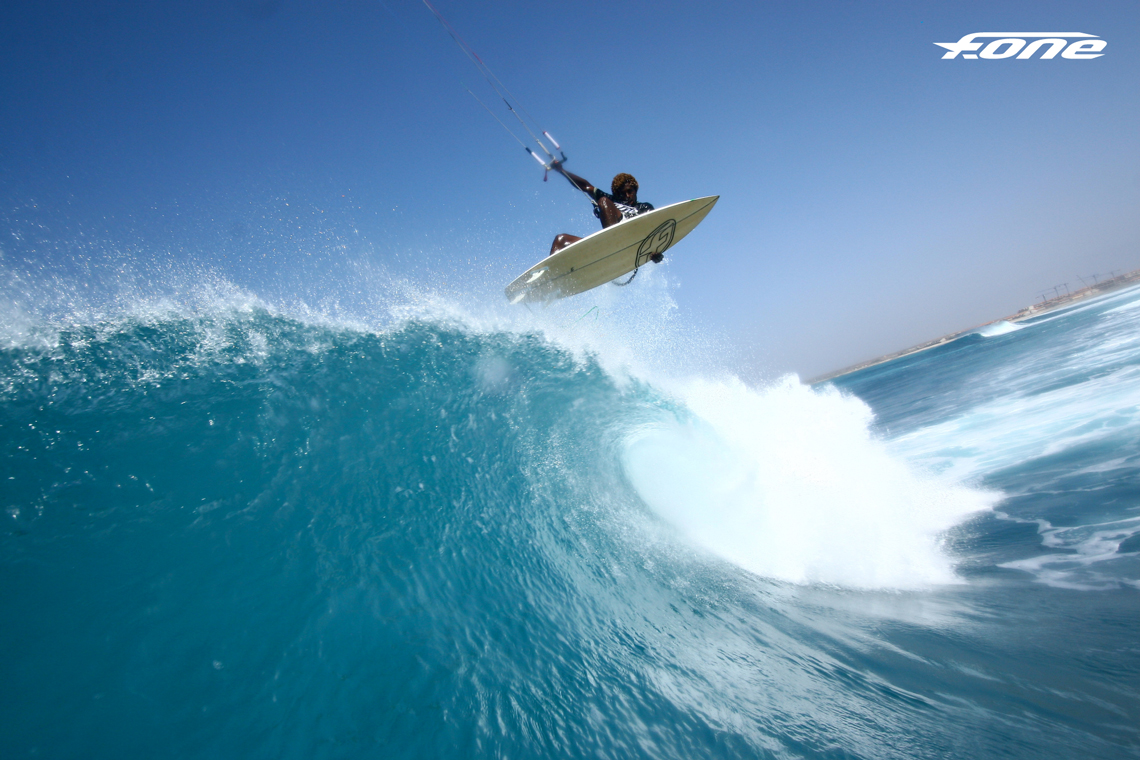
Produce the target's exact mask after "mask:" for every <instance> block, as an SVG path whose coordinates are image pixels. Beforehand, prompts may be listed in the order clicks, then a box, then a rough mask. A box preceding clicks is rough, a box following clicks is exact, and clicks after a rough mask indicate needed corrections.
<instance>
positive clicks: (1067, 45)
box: [934, 32, 1108, 61]
mask: <svg viewBox="0 0 1140 760" xmlns="http://www.w3.org/2000/svg"><path fill="white" fill-rule="evenodd" d="M975 40H991V41H990V42H988V43H983V42H975ZM1027 40H1031V41H1030V42H1026V41H1027ZM934 44H935V45H938V46H939V47H944V48H946V49H947V50H949V51H950V52H948V53H946V54H945V55H943V56H942V58H943V60H945V59H947V58H957V57H958V53H961V54H962V57H963V58H971V59H974V58H1013V57H1014V56H1017V57H1018V58H1019V59H1021V60H1026V59H1029V58H1032V57H1033V56H1034V55H1036V54H1037V52H1038V51H1041V55H1040V56H1038V57H1039V58H1056V57H1057V53H1060V54H1061V57H1062V58H1068V59H1070V60H1074V61H1087V60H1088V59H1090V58H1100V57H1101V56H1102V55H1104V53H1102V52H1100V51H1102V50H1104V48H1105V47H1106V46H1107V45H1108V42H1106V41H1105V40H1102V39H1100V38H1098V37H1097V36H1096V35H1095V34H1083V33H1081V32H974V33H973V34H967V35H966V36H965V37H963V38H962V39H960V40H958V41H957V42H935V43H934ZM983 45H985V47H982V46H983ZM979 48H980V49H981V50H980V52H977V53H975V52H973V51H975V50H978V49H979Z"/></svg>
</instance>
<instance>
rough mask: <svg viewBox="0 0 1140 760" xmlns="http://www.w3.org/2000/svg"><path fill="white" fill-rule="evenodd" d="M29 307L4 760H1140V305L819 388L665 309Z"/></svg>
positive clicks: (240, 295) (1084, 315) (1105, 309)
mask: <svg viewBox="0 0 1140 760" xmlns="http://www.w3.org/2000/svg"><path fill="white" fill-rule="evenodd" d="M664 269H665V268H662V270H664ZM7 274H9V275H10V276H9V277H8V278H7V285H6V286H5V288H6V290H5V295H6V298H5V305H4V306H3V308H2V309H0V446H2V449H0V451H2V457H3V472H2V481H3V483H4V488H3V503H2V504H0V507H2V508H3V513H2V514H0V519H2V520H3V524H4V531H3V532H2V533H0V583H2V584H3V589H4V594H3V601H2V602H0V605H2V606H0V614H2V619H3V621H4V622H3V625H2V626H0V647H2V649H3V652H4V655H3V657H2V658H0V683H2V686H0V700H2V702H0V754H2V755H3V756H4V757H35V756H39V757H83V758H102V757H107V758H112V757H113V758H121V757H124V756H140V757H141V756H146V757H152V756H164V757H179V758H182V757H185V758H197V757H242V758H250V757H274V758H283V757H297V758H357V757H408V758H411V757H494V758H507V757H516V758H522V757H572V758H576V757H583V758H585V757H613V758H617V757H621V758H631V757H644V758H700V757H725V758H738V757H739V758H743V757H749V758H752V757H771V758H819V757H827V758H841V757H843V758H846V757H851V758H923V757H930V758H935V757H938V758H944V757H970V758H976V757H999V756H1000V757H1018V758H1022V757H1023V758H1071V757H1078V756H1079V757H1090V758H1116V757H1135V756H1140V730H1138V728H1137V726H1140V647H1138V646H1137V644H1136V631H1137V630H1140V628H1138V626H1140V485H1138V484H1140V479H1138V477H1137V475H1138V468H1140V443H1138V441H1140V291H1137V290H1129V291H1122V292H1118V293H1115V294H1111V295H1110V296H1107V297H1103V298H1101V299H1099V300H1097V301H1095V302H1090V303H1086V304H1083V305H1081V306H1077V307H1074V308H1070V309H1067V310H1065V311H1060V312H1053V313H1050V314H1046V315H1043V316H1040V317H1037V318H1034V319H1031V320H1027V321H1023V322H1020V323H1018V324H1009V323H1001V324H998V325H996V326H993V327H991V328H988V329H985V330H981V331H977V332H974V333H971V334H969V335H966V336H964V337H962V338H959V339H957V340H955V341H952V342H949V343H946V344H943V345H940V346H938V347H935V348H932V349H929V350H927V351H923V352H920V353H916V354H912V355H909V356H905V357H902V358H900V359H896V360H894V361H892V362H888V363H885V364H881V365H876V366H873V367H869V368H866V369H864V370H861V371H859V372H857V373H853V374H851V375H846V376H843V377H841V378H837V379H835V380H833V381H831V382H828V383H823V384H819V385H814V386H813V385H809V384H806V383H804V382H802V381H801V380H800V379H799V378H796V377H794V376H786V377H781V378H773V379H771V380H770V381H767V382H763V383H757V382H752V383H748V382H745V381H744V380H742V379H740V377H739V376H738V374H736V373H734V369H733V367H732V366H731V365H732V361H731V356H729V355H730V354H731V352H730V351H728V350H726V349H725V346H724V343H723V342H722V341H720V340H719V339H718V338H716V337H709V335H708V334H707V333H706V332H703V331H702V330H700V329H698V328H696V327H694V326H693V325H689V324H686V321H685V319H684V318H683V317H682V316H681V315H679V314H678V313H677V309H676V307H675V305H674V304H673V302H672V299H671V298H670V295H669V293H670V287H671V285H670V283H669V280H668V276H667V274H666V273H664V272H663V271H650V272H647V273H646V276H644V277H643V278H639V282H638V283H637V286H638V287H636V288H633V287H631V288H626V289H618V288H609V289H602V290H601V291H599V292H597V293H595V294H594V295H593V296H591V297H589V298H577V299H568V300H567V301H566V302H563V303H561V304H560V305H556V306H555V307H552V308H550V309H545V310H544V309H536V310H533V311H531V310H526V309H519V308H513V309H512V308H509V307H507V306H506V305H505V304H504V305H501V306H499V305H496V306H494V307H491V306H484V305H481V304H479V303H477V302H475V301H472V300H470V299H468V300H464V298H463V297H462V296H461V295H458V294H456V293H450V294H449V293H444V292H440V291H432V290H430V289H426V288H423V287H422V286H416V285H414V284H412V283H407V282H393V281H384V282H379V281H376V282H373V281H369V280H368V278H367V277H363V278H360V279H359V280H358V284H359V285H360V290H359V291H356V292H355V295H352V296H351V297H347V296H346V297H344V298H341V299H340V300H336V299H327V298H326V299H324V300H320V299H306V298H303V297H293V298H282V297H270V296H266V295H264V294H257V293H254V292H252V291H250V290H247V289H243V288H240V287H237V286H235V285H232V284H231V283H229V282H227V281H226V280H225V279H224V278H219V277H213V276H209V275H208V274H202V273H192V274H191V275H186V276H183V277H181V278H176V279H177V282H175V283H174V284H173V285H169V281H168V285H169V287H166V288H165V291H164V293H163V295H161V296H156V295H153V294H152V293H151V292H150V288H148V287H146V286H145V285H144V286H141V287H137V288H133V289H132V288H126V289H123V288H120V289H119V290H118V291H116V295H115V296H114V297H113V298H104V299H93V298H91V297H89V296H88V295H86V292H85V290H84V288H81V287H77V286H75V285H74V284H71V285H66V286H62V285H60V284H59V283H56V282H51V281H38V280H37V279H36V278H35V276H34V275H29V274H26V273H25V274H19V275H18V274H16V273H15V272H14V271H10V272H7ZM361 293H365V295H361ZM361 304H366V305H367V306H366V307H362V306H361ZM377 304H379V305H377ZM726 356H728V357H729V358H728V359H726V358H725V357H726Z"/></svg>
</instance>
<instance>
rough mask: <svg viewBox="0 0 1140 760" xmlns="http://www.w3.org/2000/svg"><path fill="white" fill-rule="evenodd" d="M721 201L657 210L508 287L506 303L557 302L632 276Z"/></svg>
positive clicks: (569, 249)
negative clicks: (631, 273) (626, 276)
mask: <svg viewBox="0 0 1140 760" xmlns="http://www.w3.org/2000/svg"><path fill="white" fill-rule="evenodd" d="M719 198H720V196H719V195H709V196H707V197H705V198H695V199H693V200H691V201H681V202H680V203H674V204H672V205H669V206H664V207H662V208H659V209H654V210H653V211H650V212H648V213H645V214H640V215H638V216H635V217H633V218H632V219H623V220H622V221H620V222H618V223H617V224H615V225H612V226H610V227H606V228H605V229H602V230H599V231H598V232H595V233H594V234H592V235H589V236H587V237H584V238H582V239H581V240H579V241H577V242H575V243H571V244H570V245H568V246H566V247H565V248H563V249H562V250H561V251H559V252H558V253H555V254H553V255H552V256H547V257H546V258H545V259H543V260H542V261H540V262H538V263H537V264H535V265H534V266H532V267H531V268H530V269H528V270H526V271H525V272H523V273H522V274H521V275H519V276H518V277H516V278H515V280H514V282H512V283H511V284H510V285H508V286H507V289H506V293H507V299H508V300H510V302H511V303H524V302H527V301H553V300H555V299H557V298H566V297H567V296H572V295H575V294H577V293H582V292H585V291H587V290H591V289H592V288H596V287H598V286H599V285H604V284H606V283H607V282H609V281H611V280H614V279H616V278H618V277H621V276H622V275H624V274H629V273H630V272H632V271H633V270H635V269H637V268H638V267H640V266H642V265H644V264H646V263H647V262H649V260H650V257H652V256H653V255H654V254H657V253H665V251H666V250H668V249H669V248H671V247H673V246H674V245H675V244H676V243H677V241H679V240H680V239H681V238H683V237H685V235H688V234H689V233H690V232H692V231H693V228H694V227H696V226H697V225H698V224H700V223H701V220H702V219H704V218H705V216H706V215H707V214H708V213H709V211H712V207H713V206H714V205H715V204H716V202H717V200H718V199H719Z"/></svg>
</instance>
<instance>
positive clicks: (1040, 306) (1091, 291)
mask: <svg viewBox="0 0 1140 760" xmlns="http://www.w3.org/2000/svg"><path fill="white" fill-rule="evenodd" d="M1137 282H1140V269H1135V270H1133V271H1131V272H1126V273H1124V274H1121V275H1117V276H1116V277H1113V278H1112V279H1110V280H1105V281H1103V282H1100V283H1097V284H1096V285H1089V286H1087V287H1083V288H1081V289H1080V290H1074V291H1073V292H1072V293H1066V294H1065V295H1063V296H1057V297H1056V298H1050V299H1048V300H1046V301H1042V302H1041V303H1035V304H1033V305H1032V306H1026V307H1025V308H1024V309H1021V310H1020V311H1018V312H1017V313H1016V314H1011V315H1010V316H1008V317H1001V318H1000V319H994V320H991V321H989V322H983V323H982V324H980V325H975V326H974V327H969V328H967V329H965V330H959V331H958V332H955V333H950V334H949V335H943V336H942V337H941V338H935V339H934V340H930V341H927V342H926V343H920V344H918V345H917V346H911V347H910V348H905V349H903V350H902V351H896V352H894V353H893V354H886V355H885V356H879V357H876V358H874V359H870V360H868V361H865V362H860V363H858V364H852V365H851V366H849V367H844V368H843V369H840V370H836V371H835V372H830V373H828V374H826V375H820V376H819V377H816V378H813V379H811V380H808V381H807V383H808V385H816V384H818V383H825V382H827V381H828V380H834V379H835V378H837V377H842V376H844V375H849V374H851V373H852V372H858V371H859V370H861V369H867V368H868V367H874V366H875V365H876V364H883V363H885V362H889V361H893V360H895V359H901V358H902V357H904V356H909V355H910V354H917V353H918V352H920V351H925V350H927V349H928V348H934V347H935V346H941V345H943V344H945V343H949V342H950V341H953V340H957V339H958V338H961V337H962V336H963V335H967V334H969V333H972V332H974V331H975V330H978V329H980V328H983V327H985V326H986V325H992V324H996V323H997V322H1015V323H1016V322H1021V321H1022V320H1025V319H1029V318H1030V317H1037V316H1040V315H1042V314H1047V313H1048V312H1051V311H1056V310H1057V309H1061V308H1064V307H1065V306H1069V305H1071V304H1074V303H1077V302H1079V301H1084V300H1087V299H1089V298H1094V297H1096V296H1102V295H1105V294H1106V293H1111V292H1113V291H1116V290H1122V289H1124V288H1126V287H1128V286H1130V285H1135V284H1136V283H1137Z"/></svg>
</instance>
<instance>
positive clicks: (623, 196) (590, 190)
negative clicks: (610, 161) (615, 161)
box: [550, 161, 663, 263]
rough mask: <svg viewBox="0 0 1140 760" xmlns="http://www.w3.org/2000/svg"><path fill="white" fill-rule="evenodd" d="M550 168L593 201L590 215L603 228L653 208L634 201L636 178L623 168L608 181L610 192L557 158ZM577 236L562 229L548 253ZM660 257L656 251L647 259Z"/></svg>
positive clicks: (658, 258)
mask: <svg viewBox="0 0 1140 760" xmlns="http://www.w3.org/2000/svg"><path fill="white" fill-rule="evenodd" d="M550 168H551V169H554V170H555V171H557V172H558V173H559V174H561V175H562V176H563V177H565V178H566V179H567V180H569V181H570V184H571V185H573V186H574V187H576V188H578V189H579V190H581V191H582V192H584V193H585V194H586V195H588V196H590V199H591V200H592V201H593V202H594V216H596V217H598V219H599V220H601V222H602V228H603V229H604V228H606V227H609V226H611V225H614V224H617V223H618V222H620V221H621V220H622V219H630V218H632V217H635V216H637V215H638V214H644V213H645V212H647V211H652V210H653V206H651V205H650V204H648V203H638V202H637V180H636V179H634V178H633V176H632V175H629V174H625V173H624V172H623V173H621V174H619V175H617V176H616V177H614V181H613V182H612V183H611V184H610V190H611V192H609V193H607V192H605V191H603V190H599V189H598V188H596V187H594V186H593V185H591V184H590V183H589V182H587V181H586V180H585V179H583V178H581V177H579V176H578V175H577V174H571V173H570V172H568V171H566V170H565V169H563V168H562V162H561V161H554V162H553V163H552V164H551V167H550ZM581 239H582V238H580V237H578V236H577V235H571V234H569V233H566V232H563V233H562V234H561V235H558V236H556V237H555V238H554V242H553V243H551V244H550V253H551V255H553V254H555V253H558V252H559V251H561V250H562V249H563V248H565V247H566V246H568V245H570V244H571V243H576V242H578V241H579V240H581ZM662 258H663V256H662V255H661V254H660V253H655V254H653V256H652V257H651V260H652V261H653V262H654V263H659V262H660V261H661V259H662Z"/></svg>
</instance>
